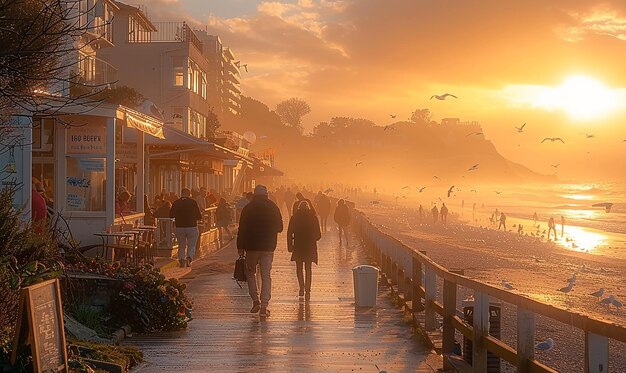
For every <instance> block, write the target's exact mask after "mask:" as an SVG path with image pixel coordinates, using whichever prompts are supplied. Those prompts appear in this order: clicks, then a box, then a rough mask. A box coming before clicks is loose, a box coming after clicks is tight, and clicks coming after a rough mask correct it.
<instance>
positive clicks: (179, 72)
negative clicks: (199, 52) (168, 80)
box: [173, 57, 185, 87]
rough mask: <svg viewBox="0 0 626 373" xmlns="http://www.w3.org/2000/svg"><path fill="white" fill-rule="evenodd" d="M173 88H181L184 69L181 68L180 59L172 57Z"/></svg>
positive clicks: (181, 62) (181, 61)
mask: <svg viewBox="0 0 626 373" xmlns="http://www.w3.org/2000/svg"><path fill="white" fill-rule="evenodd" d="M173 66H174V86H176V87H183V86H184V84H185V82H184V79H185V69H184V67H183V59H182V57H174V61H173Z"/></svg>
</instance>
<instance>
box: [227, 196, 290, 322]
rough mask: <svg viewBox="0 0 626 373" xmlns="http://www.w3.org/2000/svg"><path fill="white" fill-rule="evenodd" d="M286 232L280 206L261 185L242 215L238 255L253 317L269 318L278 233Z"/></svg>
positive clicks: (238, 237)
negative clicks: (242, 261)
mask: <svg viewBox="0 0 626 373" xmlns="http://www.w3.org/2000/svg"><path fill="white" fill-rule="evenodd" d="M282 231H283V217H282V216H281V215H280V210H279V209H278V206H276V204H275V203H274V202H272V201H270V200H269V198H268V192H267V188H266V187H265V186H264V185H261V184H258V185H257V186H256V188H254V197H253V198H252V201H250V203H248V204H247V205H246V207H244V208H243V210H242V211H241V217H240V218H239V234H238V235H237V251H238V252H239V255H244V254H245V256H246V276H247V278H248V281H247V282H248V293H249V294H250V298H252V308H251V309H250V313H257V312H259V311H260V314H259V315H260V316H261V317H267V316H269V311H268V310H267V306H268V305H269V302H270V299H271V298H272V274H271V272H272V263H273V262H274V250H276V241H277V235H278V233H280V232H282ZM257 266H258V267H259V268H260V272H261V297H260V298H259V291H258V288H257Z"/></svg>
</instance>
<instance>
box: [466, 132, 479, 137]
mask: <svg viewBox="0 0 626 373" xmlns="http://www.w3.org/2000/svg"><path fill="white" fill-rule="evenodd" d="M482 134H483V133H482V132H472V133H470V134H468V135H466V136H465V137H470V136H472V135H477V136H480V135H482Z"/></svg>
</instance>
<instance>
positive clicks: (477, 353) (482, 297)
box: [472, 291, 489, 373]
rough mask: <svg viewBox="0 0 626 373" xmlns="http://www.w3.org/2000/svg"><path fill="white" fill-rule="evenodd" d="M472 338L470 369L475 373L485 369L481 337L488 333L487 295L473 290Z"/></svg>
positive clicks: (483, 347)
mask: <svg viewBox="0 0 626 373" xmlns="http://www.w3.org/2000/svg"><path fill="white" fill-rule="evenodd" d="M473 329H474V338H473V339H472V370H473V371H474V372H475V373H483V372H486V371H487V348H485V343H484V342H483V337H486V336H488V335H489V295H487V294H484V293H481V292H478V291H476V292H474V320H473Z"/></svg>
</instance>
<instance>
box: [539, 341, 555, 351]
mask: <svg viewBox="0 0 626 373" xmlns="http://www.w3.org/2000/svg"><path fill="white" fill-rule="evenodd" d="M553 348H554V341H553V340H552V338H548V339H546V340H545V341H543V342H539V343H537V344H536V345H535V349H537V350H539V351H550V350H552V349H553Z"/></svg>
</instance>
